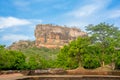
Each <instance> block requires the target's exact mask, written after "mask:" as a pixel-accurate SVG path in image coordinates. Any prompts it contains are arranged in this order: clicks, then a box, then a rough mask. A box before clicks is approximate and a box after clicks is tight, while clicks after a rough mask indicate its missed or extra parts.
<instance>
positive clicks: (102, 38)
mask: <svg viewBox="0 0 120 80" xmlns="http://www.w3.org/2000/svg"><path fill="white" fill-rule="evenodd" d="M86 30H87V31H88V36H86V37H79V38H78V39H76V40H74V41H72V42H70V43H69V44H68V45H66V46H64V47H63V48H62V49H61V51H60V53H59V54H58V59H57V61H58V66H60V67H63V68H76V67H84V68H89V69H93V68H97V67H100V66H102V67H104V65H107V64H112V68H113V69H114V64H115V66H116V68H120V60H119V59H120V58H119V57H120V51H119V50H120V44H119V43H120V37H119V35H120V30H119V29H118V28H117V27H115V26H114V25H109V24H106V23H100V24H98V25H95V26H94V25H89V26H87V27H86Z"/></svg>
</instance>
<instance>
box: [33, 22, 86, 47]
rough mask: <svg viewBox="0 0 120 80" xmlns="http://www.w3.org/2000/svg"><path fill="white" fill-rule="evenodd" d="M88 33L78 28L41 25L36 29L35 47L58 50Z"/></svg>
mask: <svg viewBox="0 0 120 80" xmlns="http://www.w3.org/2000/svg"><path fill="white" fill-rule="evenodd" d="M86 35H87V33H85V32H83V31H81V30H80V29H77V28H69V27H62V26H58V25H52V24H39V25H37V26H36V29H35V37H36V40H35V45H36V46H37V47H47V48H56V47H62V46H63V45H65V44H68V42H70V41H71V40H74V39H76V38H77V37H79V36H86Z"/></svg>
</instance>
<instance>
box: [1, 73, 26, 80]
mask: <svg viewBox="0 0 120 80" xmlns="http://www.w3.org/2000/svg"><path fill="white" fill-rule="evenodd" d="M23 76H24V75H23V74H21V73H13V74H2V75H0V80H15V79H16V78H19V77H23Z"/></svg>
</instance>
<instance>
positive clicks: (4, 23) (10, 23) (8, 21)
mask: <svg viewBox="0 0 120 80" xmlns="http://www.w3.org/2000/svg"><path fill="white" fill-rule="evenodd" d="M28 24H31V22H30V21H28V20H26V19H19V18H15V17H0V28H1V29H2V28H8V27H15V26H22V25H28Z"/></svg>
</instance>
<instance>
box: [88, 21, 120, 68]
mask: <svg viewBox="0 0 120 80" xmlns="http://www.w3.org/2000/svg"><path fill="white" fill-rule="evenodd" d="M86 30H87V31H88V34H89V36H90V37H91V39H92V43H93V44H96V43H97V45H98V46H99V49H100V51H101V52H100V53H101V66H104V65H105V57H106V56H105V54H107V53H109V55H111V54H112V55H113V53H115V48H116V47H119V44H118V42H119V40H120V39H119V37H118V35H119V34H120V31H119V29H118V28H117V27H115V26H114V25H109V24H106V23H100V24H98V25H95V26H94V25H89V26H87V27H86ZM109 50H110V51H109ZM113 60H114V59H113Z"/></svg>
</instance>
